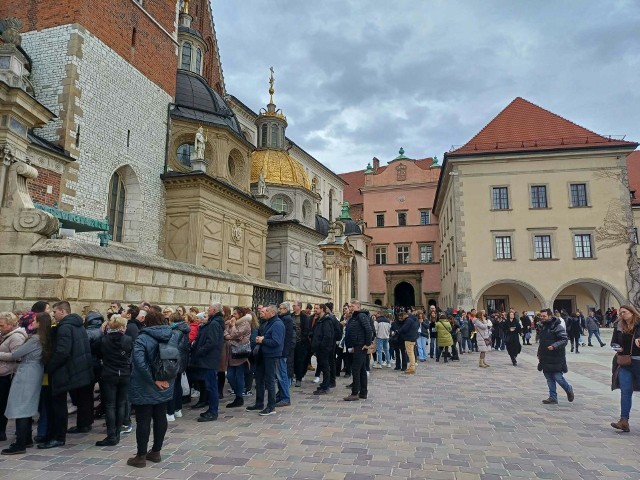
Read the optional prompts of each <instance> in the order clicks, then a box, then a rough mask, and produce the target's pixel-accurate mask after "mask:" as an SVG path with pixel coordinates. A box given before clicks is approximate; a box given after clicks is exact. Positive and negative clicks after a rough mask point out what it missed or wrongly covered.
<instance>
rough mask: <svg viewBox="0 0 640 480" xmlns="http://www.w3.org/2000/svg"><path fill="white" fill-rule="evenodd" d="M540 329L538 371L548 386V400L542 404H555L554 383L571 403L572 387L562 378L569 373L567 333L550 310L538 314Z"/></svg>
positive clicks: (572, 396) (556, 397)
mask: <svg viewBox="0 0 640 480" xmlns="http://www.w3.org/2000/svg"><path fill="white" fill-rule="evenodd" d="M540 320H541V322H542V329H541V331H540V338H539V342H540V344H539V345H538V362H539V363H538V371H541V372H542V373H543V374H544V377H545V378H546V379H547V385H548V386H549V398H547V399H546V400H543V401H542V403H544V404H553V405H555V404H557V403H558V395H557V393H556V383H557V384H558V385H560V386H561V387H562V389H563V390H564V391H565V392H566V393H567V399H568V400H569V401H570V402H573V398H574V393H573V387H572V386H571V385H570V384H569V382H567V381H566V380H565V378H564V374H565V373H567V372H568V371H569V369H568V368H567V357H566V354H565V347H566V345H567V332H566V330H565V329H564V328H563V326H562V324H561V322H560V319H559V318H556V317H553V316H552V312H551V310H550V309H548V308H546V309H544V310H542V311H541V312H540Z"/></svg>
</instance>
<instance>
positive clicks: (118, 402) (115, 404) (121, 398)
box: [100, 377, 129, 438]
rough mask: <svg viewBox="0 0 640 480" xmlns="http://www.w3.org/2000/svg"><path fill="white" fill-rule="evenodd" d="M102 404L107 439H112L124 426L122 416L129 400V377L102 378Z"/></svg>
mask: <svg viewBox="0 0 640 480" xmlns="http://www.w3.org/2000/svg"><path fill="white" fill-rule="evenodd" d="M101 385H102V391H101V392H100V393H101V395H102V403H103V404H104V411H105V417H106V421H107V437H109V438H114V437H117V436H118V434H119V433H120V430H121V428H122V425H123V424H124V415H125V410H126V406H127V400H128V398H129V377H114V378H103V379H102V382H101Z"/></svg>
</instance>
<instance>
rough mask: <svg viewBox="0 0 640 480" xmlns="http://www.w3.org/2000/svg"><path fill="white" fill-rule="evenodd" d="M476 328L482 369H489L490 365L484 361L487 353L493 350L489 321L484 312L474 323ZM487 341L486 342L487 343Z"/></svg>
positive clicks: (482, 311) (479, 314)
mask: <svg viewBox="0 0 640 480" xmlns="http://www.w3.org/2000/svg"><path fill="white" fill-rule="evenodd" d="M473 325H474V326H475V327H476V340H477V341H478V351H479V352H480V363H479V364H478V366H479V367H480V368H487V367H489V366H490V365H489V364H488V363H487V362H485V361H484V359H485V357H486V355H487V352H488V351H490V350H491V331H490V330H489V321H488V320H487V314H486V313H485V311H484V310H480V312H479V313H478V316H477V317H476V318H475V320H474V321H473ZM485 339H486V341H485Z"/></svg>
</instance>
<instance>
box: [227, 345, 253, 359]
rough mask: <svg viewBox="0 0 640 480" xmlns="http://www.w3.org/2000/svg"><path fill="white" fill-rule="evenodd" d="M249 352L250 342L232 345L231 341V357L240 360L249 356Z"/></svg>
mask: <svg viewBox="0 0 640 480" xmlns="http://www.w3.org/2000/svg"><path fill="white" fill-rule="evenodd" d="M256 346H257V345H256ZM250 354H251V344H250V343H249V342H247V343H243V344H242V345H234V344H233V343H232V344H231V358H234V359H236V360H240V359H243V358H249V355H250Z"/></svg>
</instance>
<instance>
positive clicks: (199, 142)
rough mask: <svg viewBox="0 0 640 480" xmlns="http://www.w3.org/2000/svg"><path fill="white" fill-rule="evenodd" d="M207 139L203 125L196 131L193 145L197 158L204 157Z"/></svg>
mask: <svg viewBox="0 0 640 480" xmlns="http://www.w3.org/2000/svg"><path fill="white" fill-rule="evenodd" d="M206 141H207V138H206V137H205V136H204V129H203V128H202V127H200V128H198V131H197V132H196V140H195V143H194V145H193V149H194V151H195V158H197V159H203V158H204V149H205V142H206Z"/></svg>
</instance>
